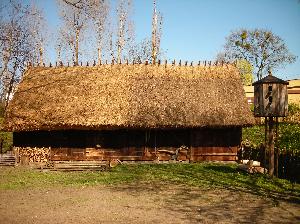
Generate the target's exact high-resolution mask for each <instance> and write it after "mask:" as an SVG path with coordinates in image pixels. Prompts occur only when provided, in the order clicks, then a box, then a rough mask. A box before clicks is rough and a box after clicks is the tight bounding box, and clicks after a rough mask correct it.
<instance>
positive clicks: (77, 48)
mask: <svg viewBox="0 0 300 224" xmlns="http://www.w3.org/2000/svg"><path fill="white" fill-rule="evenodd" d="M78 52H79V29H77V30H76V39H75V61H74V63H75V65H78Z"/></svg>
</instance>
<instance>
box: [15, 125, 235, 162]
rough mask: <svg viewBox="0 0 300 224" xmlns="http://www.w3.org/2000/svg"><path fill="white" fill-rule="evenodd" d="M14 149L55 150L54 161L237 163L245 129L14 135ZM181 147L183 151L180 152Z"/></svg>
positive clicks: (53, 151)
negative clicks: (209, 161) (219, 161)
mask: <svg viewBox="0 0 300 224" xmlns="http://www.w3.org/2000/svg"><path fill="white" fill-rule="evenodd" d="M13 136H14V146H18V147H51V159H52V160H54V161H55V160H56V161H57V160H100V161H102V160H111V159H120V160H131V161H135V160H139V161H149V160H163V161H168V160H170V159H174V158H175V154H176V151H178V156H177V160H182V161H186V160H191V161H203V160H235V159H236V155H237V150H238V146H239V144H240V140H241V128H225V129H176V130H174V129H173V130H125V129H124V130H113V131H108V130H106V131H51V132H49V131H34V132H16V133H14V135H13ZM179 148H180V150H178V149H179Z"/></svg>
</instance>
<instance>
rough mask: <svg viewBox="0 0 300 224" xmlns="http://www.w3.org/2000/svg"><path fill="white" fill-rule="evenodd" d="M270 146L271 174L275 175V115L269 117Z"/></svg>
mask: <svg viewBox="0 0 300 224" xmlns="http://www.w3.org/2000/svg"><path fill="white" fill-rule="evenodd" d="M268 148H269V175H270V176H271V177H273V175H274V120H273V117H270V118H269V130H268Z"/></svg>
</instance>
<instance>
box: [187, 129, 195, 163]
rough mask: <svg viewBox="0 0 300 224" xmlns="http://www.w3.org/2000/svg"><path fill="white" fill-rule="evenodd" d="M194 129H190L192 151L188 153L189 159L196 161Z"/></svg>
mask: <svg viewBox="0 0 300 224" xmlns="http://www.w3.org/2000/svg"><path fill="white" fill-rule="evenodd" d="M193 134H194V133H193V129H192V130H190V151H189V154H188V159H189V161H190V162H193V161H194V148H193V143H194V138H193Z"/></svg>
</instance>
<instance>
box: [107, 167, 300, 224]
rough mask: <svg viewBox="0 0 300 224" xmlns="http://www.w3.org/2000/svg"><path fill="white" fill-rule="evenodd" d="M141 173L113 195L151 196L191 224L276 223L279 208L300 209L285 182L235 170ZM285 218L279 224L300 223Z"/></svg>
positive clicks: (296, 193) (150, 170)
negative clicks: (283, 205) (282, 204)
mask: <svg viewBox="0 0 300 224" xmlns="http://www.w3.org/2000/svg"><path fill="white" fill-rule="evenodd" d="M140 168H141V169H139V171H138V175H139V177H138V178H137V179H136V180H139V181H138V182H135V183H134V184H120V185H118V186H114V187H113V189H112V190H116V191H123V192H124V191H125V192H127V193H128V194H132V195H136V194H149V195H152V196H153V198H154V200H157V201H162V202H163V204H164V207H166V208H168V209H169V210H171V211H173V212H175V213H176V212H180V213H181V214H186V218H187V219H189V220H190V222H191V223H207V222H208V223H217V222H228V223H256V222H261V221H262V220H263V222H264V221H265V222H268V220H267V219H268V218H272V215H270V212H269V211H270V208H272V207H274V206H278V205H279V203H280V202H283V201H285V202H288V203H291V206H298V204H299V203H300V197H299V196H300V192H299V189H298V190H296V191H292V189H291V188H290V187H287V186H285V184H287V185H288V183H287V182H286V181H285V180H279V179H276V178H274V179H271V178H268V177H267V176H264V175H258V174H255V175H251V174H247V173H243V172H240V171H238V170H237V169H236V166H232V165H230V166H228V165H215V164H202V165H198V164H196V165H194V164H186V165H173V164H172V165H171V164H168V165H152V166H143V167H140ZM134 170H135V169H134ZM147 176H149V177H151V178H147ZM284 183H285V184H284ZM288 186H290V185H288ZM293 204H294V205H293ZM282 212H285V214H283V215H280V216H279V214H276V216H277V215H278V217H279V218H278V219H279V220H278V222H280V223H287V222H288V223H298V222H299V221H300V217H299V215H297V214H293V213H290V214H287V213H286V211H282Z"/></svg>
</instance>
